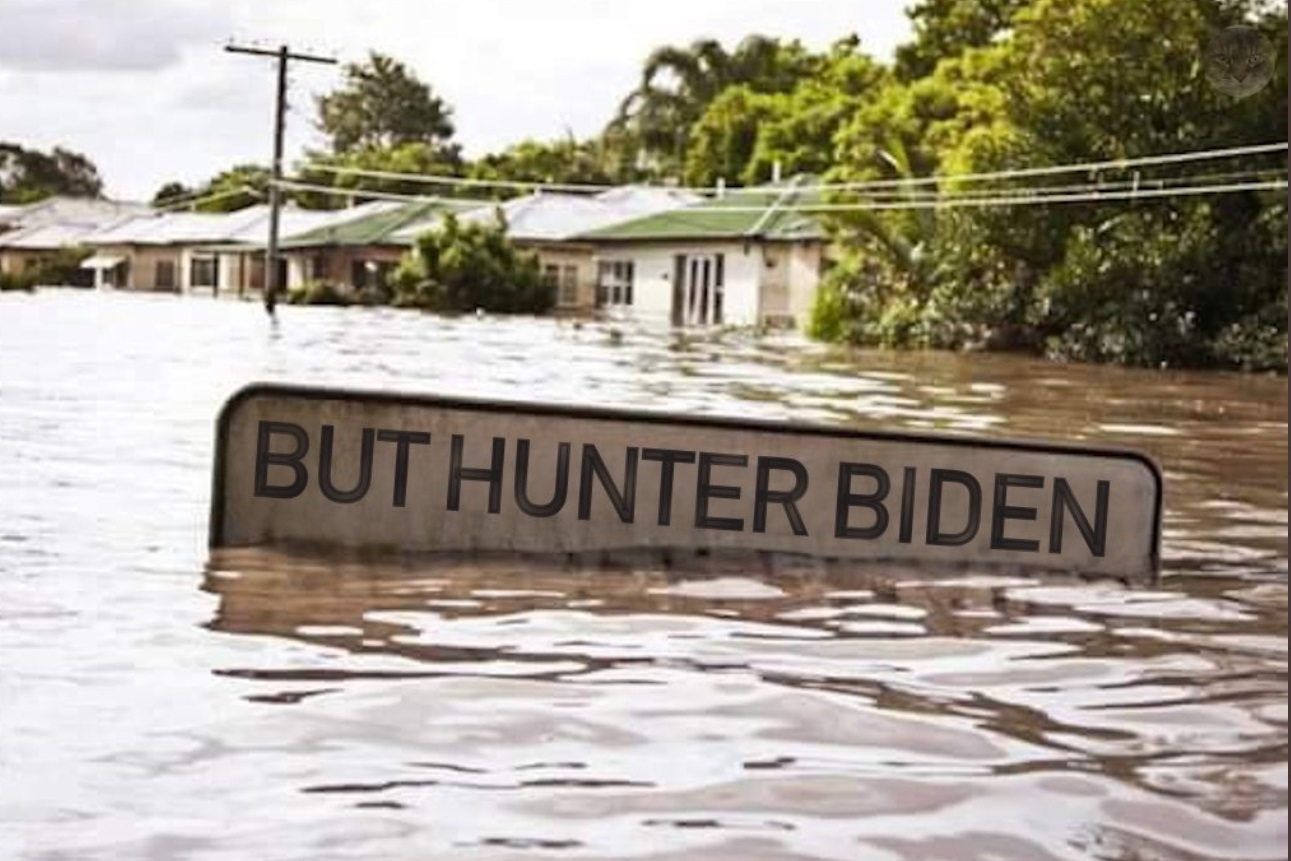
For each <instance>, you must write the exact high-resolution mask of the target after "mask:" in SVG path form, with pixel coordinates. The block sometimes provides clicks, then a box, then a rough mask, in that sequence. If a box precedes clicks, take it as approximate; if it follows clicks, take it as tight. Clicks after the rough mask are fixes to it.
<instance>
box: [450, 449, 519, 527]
mask: <svg viewBox="0 0 1291 861" xmlns="http://www.w3.org/2000/svg"><path fill="white" fill-rule="evenodd" d="M465 444H466V438H465V437H463V436H462V435H461V434H453V444H452V448H451V449H450V451H449V461H448V510H449V511H460V510H461V506H462V482H463V481H487V482H488V483H489V514H497V513H498V512H499V511H501V510H502V466H503V464H504V463H505V462H506V456H507V441H506V440H505V439H504V438H502V437H500V436H495V437H494V438H493V461H492V464H491V465H490V466H489V468H488V469H482V468H480V467H465V466H462V448H463V447H464V446H465Z"/></svg>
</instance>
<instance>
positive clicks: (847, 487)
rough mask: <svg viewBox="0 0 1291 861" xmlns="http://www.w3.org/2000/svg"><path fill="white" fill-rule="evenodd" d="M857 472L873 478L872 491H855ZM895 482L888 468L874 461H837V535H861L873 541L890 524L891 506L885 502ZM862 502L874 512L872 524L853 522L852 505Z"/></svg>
mask: <svg viewBox="0 0 1291 861" xmlns="http://www.w3.org/2000/svg"><path fill="white" fill-rule="evenodd" d="M858 475H864V476H868V477H870V478H872V479H874V483H875V489H874V492H873V493H853V492H852V479H853V478H854V477H856V476H858ZM891 486H892V482H891V480H890V479H889V478H888V473H887V470H885V469H884V468H883V467H881V466H875V465H874V464H872V463H846V462H844V463H840V464H839V465H838V504H837V506H836V507H835V509H834V537H835V538H858V539H861V540H863V541H871V540H873V539H875V538H878V537H879V536H881V535H882V534H883V532H884V531H885V530H886V529H887V528H888V509H887V506H886V505H884V504H883V500H884V499H885V498H887V495H888V490H889V489H890V488H891ZM856 506H860V507H862V508H868V509H870V510H871V511H873V512H874V525H873V526H866V527H860V526H850V525H848V520H849V518H850V515H851V509H852V508H854V507H856Z"/></svg>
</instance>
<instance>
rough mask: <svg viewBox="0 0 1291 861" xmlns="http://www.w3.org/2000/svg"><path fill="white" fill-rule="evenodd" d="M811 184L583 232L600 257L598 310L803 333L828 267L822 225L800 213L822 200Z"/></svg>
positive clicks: (733, 196) (731, 195)
mask: <svg viewBox="0 0 1291 861" xmlns="http://www.w3.org/2000/svg"><path fill="white" fill-rule="evenodd" d="M809 181H810V178H808V177H805V176H799V177H795V178H793V179H790V180H788V181H785V182H781V183H772V184H770V185H766V186H758V187H756V188H752V189H732V190H730V191H727V192H725V193H723V194H721V195H720V196H719V197H717V198H714V199H710V200H706V201H705V202H703V203H700V204H697V205H694V206H690V207H686V208H684V209H674V210H669V211H666V212H660V213H656V214H653V215H647V216H645V217H643V218H637V219H633V220H629V221H625V222H622V223H619V224H615V225H611V226H608V227H603V228H599V229H596V230H592V231H589V232H586V233H583V234H581V235H580V236H578V237H577V239H578V240H580V241H583V242H588V243H590V244H592V245H593V246H594V247H595V249H596V252H595V260H596V266H597V304H598V305H599V306H608V307H612V308H613V307H622V308H623V309H625V310H626V311H627V312H628V313H631V314H632V315H634V316H638V317H643V318H655V319H660V320H667V321H669V322H671V323H672V325H676V326H711V325H724V324H725V325H763V324H770V325H780V326H801V325H802V324H803V323H805V321H806V319H807V317H808V315H809V313H810V309H811V305H812V302H813V301H814V299H815V294H816V289H817V287H818V286H819V283H820V276H821V273H822V268H823V266H824V265H825V261H824V249H825V243H824V239H825V236H824V232H823V230H822V228H821V225H820V223H819V221H818V219H817V218H815V217H814V216H813V215H811V214H810V213H808V212H800V211H797V210H796V209H795V208H794V207H795V206H803V205H809V204H810V203H812V202H815V201H816V200H817V199H818V198H817V197H816V196H815V195H813V194H812V193H811V192H810V190H809V189H807V188H805V186H807V185H808V183H809Z"/></svg>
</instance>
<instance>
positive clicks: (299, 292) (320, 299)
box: [287, 281, 355, 306]
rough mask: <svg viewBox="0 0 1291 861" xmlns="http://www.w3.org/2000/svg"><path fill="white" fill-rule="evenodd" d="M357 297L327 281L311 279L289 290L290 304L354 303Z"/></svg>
mask: <svg viewBox="0 0 1291 861" xmlns="http://www.w3.org/2000/svg"><path fill="white" fill-rule="evenodd" d="M354 302H355V297H354V296H352V295H350V294H349V293H347V292H346V291H344V290H343V289H341V288H340V287H337V286H336V285H335V284H330V283H328V282H326V281H310V282H308V283H306V284H304V285H303V286H301V287H297V288H295V289H294V290H289V291H288V292H287V304H289V305H338V306H346V305H353V304H354Z"/></svg>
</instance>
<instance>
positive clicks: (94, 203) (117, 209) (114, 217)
mask: <svg viewBox="0 0 1291 861" xmlns="http://www.w3.org/2000/svg"><path fill="white" fill-rule="evenodd" d="M5 208H6V209H7V208H8V207H5ZM16 208H17V210H18V212H17V214H16V216H14V215H8V216H6V217H7V218H11V219H13V221H14V223H16V224H17V225H18V226H19V227H40V226H43V225H47V224H83V225H98V226H101V225H105V224H112V223H116V222H118V221H120V219H121V218H123V217H125V216H132V215H145V214H147V213H150V212H154V211H155V210H153V208H152V207H150V206H148V205H147V204H145V203H132V202H129V201H119V200H99V199H97V198H89V197H47V198H45V199H44V200H39V201H36V202H35V203H28V204H25V205H23V206H19V207H16Z"/></svg>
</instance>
